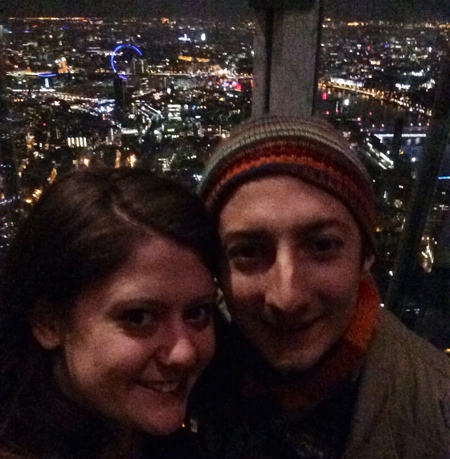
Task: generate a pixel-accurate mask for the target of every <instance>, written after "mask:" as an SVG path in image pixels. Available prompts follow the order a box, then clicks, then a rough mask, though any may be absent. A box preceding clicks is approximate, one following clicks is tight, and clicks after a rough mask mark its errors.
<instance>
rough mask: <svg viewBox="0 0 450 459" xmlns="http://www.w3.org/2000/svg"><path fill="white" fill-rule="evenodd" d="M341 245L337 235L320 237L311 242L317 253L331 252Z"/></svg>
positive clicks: (325, 253)
mask: <svg viewBox="0 0 450 459" xmlns="http://www.w3.org/2000/svg"><path fill="white" fill-rule="evenodd" d="M342 246H343V242H342V240H341V239H340V238H337V237H321V238H317V239H316V240H314V242H313V248H314V251H315V252H316V253H318V254H324V255H327V254H332V253H335V252H337V251H338V250H339V249H340V248H341V247H342Z"/></svg>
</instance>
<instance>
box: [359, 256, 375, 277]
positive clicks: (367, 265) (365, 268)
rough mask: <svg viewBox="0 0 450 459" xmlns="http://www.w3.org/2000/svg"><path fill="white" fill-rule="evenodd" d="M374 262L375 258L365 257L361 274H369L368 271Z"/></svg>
mask: <svg viewBox="0 0 450 459" xmlns="http://www.w3.org/2000/svg"><path fill="white" fill-rule="evenodd" d="M374 261H375V257H374V256H373V255H367V256H366V257H365V258H364V261H363V265H362V272H363V274H366V275H368V274H370V270H371V269H372V265H373V263H374Z"/></svg>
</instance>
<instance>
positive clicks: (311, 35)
mask: <svg viewBox="0 0 450 459" xmlns="http://www.w3.org/2000/svg"><path fill="white" fill-rule="evenodd" d="M321 3H322V2H321V0H277V1H275V0H250V6H251V7H253V8H254V9H255V12H256V22H257V23H256V36H255V46H254V51H255V58H254V70H253V77H254V83H255V85H254V89H253V111H252V116H260V115H262V114H264V113H269V112H270V113H273V114H279V115H304V116H311V115H312V114H313V113H314V100H315V94H316V87H317V62H318V50H319V47H320V30H321V19H322V18H321V11H322V8H321Z"/></svg>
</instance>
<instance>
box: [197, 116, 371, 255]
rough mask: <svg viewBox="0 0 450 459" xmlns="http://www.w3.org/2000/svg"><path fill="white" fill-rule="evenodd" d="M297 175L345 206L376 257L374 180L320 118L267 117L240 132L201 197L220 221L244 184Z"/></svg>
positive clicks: (222, 151) (221, 151)
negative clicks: (229, 200) (235, 194)
mask: <svg viewBox="0 0 450 459" xmlns="http://www.w3.org/2000/svg"><path fill="white" fill-rule="evenodd" d="M277 174H284V175H291V176H294V177H297V178H299V179H301V180H304V181H307V182H310V183H311V184H314V185H316V186H318V187H320V188H322V189H324V190H325V191H327V192H328V193H330V194H331V195H332V196H334V197H336V198H337V199H339V200H340V201H342V202H343V203H344V204H345V205H346V206H347V208H348V210H349V211H350V213H351V214H352V215H353V217H354V219H355V220H356V222H357V223H358V224H359V227H360V228H361V231H362V234H363V236H364V238H365V240H366V241H367V243H368V244H369V246H370V249H371V250H372V251H373V252H374V251H375V242H374V230H375V225H376V211H375V200H374V194H373V190H372V184H371V180H370V177H369V175H368V173H367V171H366V169H365V168H364V165H363V164H362V162H361V160H360V159H359V158H358V156H357V155H356V152H354V151H353V150H352V149H351V148H350V145H349V144H348V143H347V142H346V141H345V139H344V138H343V137H342V135H341V134H340V133H339V132H338V131H337V130H335V129H334V128H333V127H332V126H331V125H330V124H328V123H327V122H326V121H324V120H321V119H319V118H314V117H313V118H303V117H294V116H292V117H290V116H274V115H266V116H263V117H262V118H258V119H251V120H249V121H246V122H244V123H242V124H241V125H240V126H239V127H238V128H237V129H235V130H234V131H233V132H232V133H231V136H230V138H229V139H227V140H226V141H224V142H223V143H221V144H220V145H219V146H218V148H217V149H216V151H215V152H214V153H213V156H212V157H211V159H210V161H209V163H208V164H207V166H206V169H205V171H204V175H203V178H202V180H201V182H200V184H199V190H198V191H199V194H200V196H201V198H202V199H203V201H204V202H205V203H206V205H207V207H208V208H209V210H210V211H211V212H212V213H213V215H214V217H217V216H218V214H219V212H220V211H221V209H222V208H223V206H224V205H225V204H226V202H227V201H228V199H229V198H230V197H231V195H232V193H233V192H234V191H235V190H236V189H237V188H238V187H239V186H241V185H242V184H243V183H245V182H248V181H250V180H255V179H258V178H261V177H266V176H269V175H277Z"/></svg>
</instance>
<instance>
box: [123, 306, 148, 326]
mask: <svg viewBox="0 0 450 459" xmlns="http://www.w3.org/2000/svg"><path fill="white" fill-rule="evenodd" d="M120 320H121V322H123V323H124V324H125V325H127V326H131V327H134V328H139V327H148V326H150V325H153V324H154V323H155V321H156V318H155V317H154V314H153V313H152V312H151V311H149V310H147V309H129V310H127V311H124V312H123V313H122V314H121V316H120Z"/></svg>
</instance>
